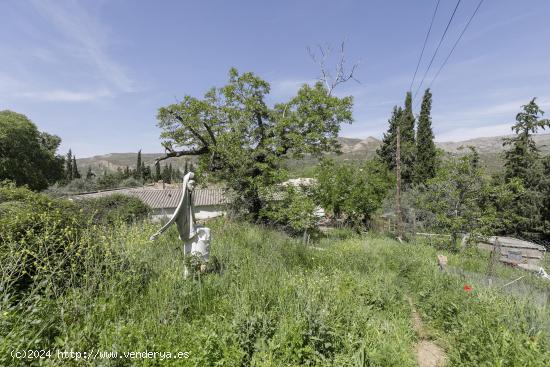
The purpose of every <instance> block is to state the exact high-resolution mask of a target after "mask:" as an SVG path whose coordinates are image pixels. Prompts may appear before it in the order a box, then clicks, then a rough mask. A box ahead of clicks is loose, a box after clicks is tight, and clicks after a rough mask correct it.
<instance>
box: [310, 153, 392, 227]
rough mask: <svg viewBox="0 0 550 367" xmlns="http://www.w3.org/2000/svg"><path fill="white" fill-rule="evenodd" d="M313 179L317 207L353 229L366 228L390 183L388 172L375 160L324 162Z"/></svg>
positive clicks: (390, 177)
mask: <svg viewBox="0 0 550 367" xmlns="http://www.w3.org/2000/svg"><path fill="white" fill-rule="evenodd" d="M315 178H316V180H317V182H316V184H315V186H314V198H315V200H316V201H317V204H319V205H320V206H321V207H322V208H324V209H325V210H326V211H327V212H328V213H329V214H330V215H331V216H333V217H335V218H336V219H344V220H345V222H346V223H347V224H348V225H349V226H351V227H354V228H356V229H362V228H364V227H365V226H366V225H368V223H369V221H370V219H371V218H372V216H373V215H374V213H375V212H376V211H377V210H378V209H380V207H381V206H382V201H383V200H384V198H385V197H386V196H387V194H388V190H389V189H390V188H391V187H392V186H393V182H394V179H393V176H392V175H391V174H390V172H389V170H388V169H387V168H386V167H385V166H384V165H383V164H381V163H380V162H378V161H376V160H370V161H366V162H364V163H363V164H355V165H354V164H336V163H335V162H334V161H333V160H331V159H324V160H323V161H322V162H321V164H320V165H319V166H318V168H317V170H316V174H315Z"/></svg>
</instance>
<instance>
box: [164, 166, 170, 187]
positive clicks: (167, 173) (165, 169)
mask: <svg viewBox="0 0 550 367" xmlns="http://www.w3.org/2000/svg"><path fill="white" fill-rule="evenodd" d="M162 181H164V182H166V183H170V171H169V170H168V166H167V165H164V166H162Z"/></svg>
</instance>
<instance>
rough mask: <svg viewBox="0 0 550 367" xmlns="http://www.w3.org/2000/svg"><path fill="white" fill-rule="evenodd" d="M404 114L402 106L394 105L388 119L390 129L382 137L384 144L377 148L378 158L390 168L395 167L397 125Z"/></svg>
mask: <svg viewBox="0 0 550 367" xmlns="http://www.w3.org/2000/svg"><path fill="white" fill-rule="evenodd" d="M402 115H403V109H402V108H401V107H397V106H394V107H393V112H392V116H391V117H390V119H389V120H388V123H389V127H388V131H387V132H386V133H385V134H384V137H383V138H382V145H380V147H379V148H378V149H377V151H376V154H377V155H378V158H379V159H380V160H381V161H382V162H383V163H384V164H385V165H386V166H387V167H388V169H390V170H393V169H395V153H396V149H395V148H396V134H397V126H398V124H399V121H400V120H401V116H402Z"/></svg>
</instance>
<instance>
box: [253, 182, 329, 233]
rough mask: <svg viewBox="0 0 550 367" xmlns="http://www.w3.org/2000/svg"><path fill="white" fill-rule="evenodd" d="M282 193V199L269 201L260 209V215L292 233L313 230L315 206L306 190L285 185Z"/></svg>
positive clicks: (315, 224) (314, 226) (315, 222)
mask: <svg viewBox="0 0 550 367" xmlns="http://www.w3.org/2000/svg"><path fill="white" fill-rule="evenodd" d="M282 195H283V197H282V200H279V201H273V202H270V203H269V204H268V205H266V207H265V208H263V209H262V210H261V211H260V215H261V217H263V218H264V219H266V220H267V221H268V222H270V223H273V224H275V225H277V226H279V227H282V228H283V229H284V230H286V231H287V232H289V233H291V234H294V235H298V234H302V233H304V232H312V231H314V230H315V229H316V228H317V222H318V220H317V218H316V216H315V210H316V206H315V203H314V202H313V199H312V198H311V197H310V196H309V195H308V194H307V192H305V191H304V190H303V189H300V188H295V187H293V186H287V187H285V189H284V191H283V192H282Z"/></svg>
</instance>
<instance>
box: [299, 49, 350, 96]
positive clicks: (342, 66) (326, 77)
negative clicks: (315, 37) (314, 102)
mask: <svg viewBox="0 0 550 367" xmlns="http://www.w3.org/2000/svg"><path fill="white" fill-rule="evenodd" d="M344 46H345V42H343V41H342V43H341V44H340V55H339V59H338V62H337V63H336V67H335V68H334V69H335V70H334V74H333V72H331V71H330V68H329V67H327V60H328V58H329V56H330V55H331V54H332V48H331V47H330V45H326V46H321V45H317V49H318V54H317V53H316V52H315V51H313V50H312V49H311V48H310V47H309V46H308V47H307V52H308V54H309V57H311V59H312V60H313V62H314V63H316V64H317V65H318V66H319V69H320V71H321V75H320V76H319V78H318V79H319V81H320V82H322V83H323V84H324V85H325V87H326V88H327V90H328V94H329V95H330V94H332V91H333V90H334V88H336V87H337V86H338V85H339V84H342V83H345V82H347V81H349V80H354V81H356V82H357V83H361V82H360V81H359V80H357V79H356V78H355V75H354V73H355V71H356V70H357V67H358V66H359V63H358V62H357V63H355V64H353V66H352V67H351V70H350V71H349V72H348V71H346V58H345V52H344Z"/></svg>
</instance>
